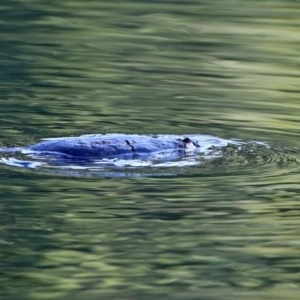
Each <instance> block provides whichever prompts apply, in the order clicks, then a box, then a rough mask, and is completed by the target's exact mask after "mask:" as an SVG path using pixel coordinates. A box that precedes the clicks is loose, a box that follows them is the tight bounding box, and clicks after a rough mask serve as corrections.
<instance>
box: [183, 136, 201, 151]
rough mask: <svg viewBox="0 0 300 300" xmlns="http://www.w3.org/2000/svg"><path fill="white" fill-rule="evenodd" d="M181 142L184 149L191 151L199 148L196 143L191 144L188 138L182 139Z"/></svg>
mask: <svg viewBox="0 0 300 300" xmlns="http://www.w3.org/2000/svg"><path fill="white" fill-rule="evenodd" d="M181 141H182V142H183V144H184V147H185V148H186V149H190V150H193V149H195V148H197V147H199V145H198V144H197V143H195V142H193V141H192V140H191V139H190V138H188V137H186V138H184V139H183V140H181Z"/></svg>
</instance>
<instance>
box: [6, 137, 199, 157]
mask: <svg viewBox="0 0 300 300" xmlns="http://www.w3.org/2000/svg"><path fill="white" fill-rule="evenodd" d="M200 148H201V146H200V145H199V144H198V143H197V142H196V141H195V140H192V139H191V138H189V137H186V136H182V137H181V136H172V135H157V136H152V135H149V136H147V135H126V134H106V135H83V136H79V137H66V138H53V139H47V140H44V141H42V142H40V143H37V144H35V145H31V146H27V147H21V148H2V149H1V150H0V151H1V152H18V151H19V152H23V153H34V154H35V155H47V156H54V157H65V158H76V159H85V160H86V159H87V160H95V159H105V158H122V159H137V158H148V157H153V156H154V155H159V156H160V157H165V158H168V157H170V158H171V157H172V158H175V157H182V156H185V155H186V154H190V153H196V152H197V151H199V150H200Z"/></svg>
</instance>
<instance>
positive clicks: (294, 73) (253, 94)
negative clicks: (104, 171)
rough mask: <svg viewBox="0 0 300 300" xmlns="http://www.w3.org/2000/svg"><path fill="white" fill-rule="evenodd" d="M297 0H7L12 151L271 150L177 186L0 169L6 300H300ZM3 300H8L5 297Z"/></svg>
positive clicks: (0, 87) (6, 114)
mask: <svg viewBox="0 0 300 300" xmlns="http://www.w3.org/2000/svg"><path fill="white" fill-rule="evenodd" d="M299 13H300V6H299V4H298V3H297V1H237V0H236V1H235V0H226V1H200V0H199V1H185V2H183V1H175V0H174V1H161V2H151V1H123V2H118V3H115V2H107V1H84V2H82V1H61V2H58V1H51V2H44V1H43V2H41V1H9V2H5V3H3V4H2V5H1V16H2V17H1V22H0V31H1V41H0V46H1V51H0V65H1V70H0V79H1V80H0V91H1V93H0V95H1V96H0V105H1V118H0V123H1V129H2V130H1V144H3V145H7V146H10V145H25V144H31V143H32V142H34V141H36V140H37V139H38V138H42V137H55V136H71V135H79V134H87V133H107V132H124V133H143V134H148V133H169V134H187V133H189V134H193V133H202V134H212V135H216V136H220V137H222V138H240V139H242V140H244V141H251V140H255V141H265V142H268V143H269V144H270V146H271V147H270V148H266V149H265V150H264V152H257V153H252V155H251V152H250V151H249V152H247V155H243V153H242V154H236V153H227V155H226V156H224V158H222V159H220V160H216V161H215V162H214V164H213V165H211V164H210V165H203V166H201V167H199V166H195V167H191V168H186V169H185V170H183V172H181V173H180V174H179V175H177V176H172V177H156V178H155V177H154V178H152V177H150V178H103V177H93V176H90V177H85V176H78V175H77V174H72V173H71V174H70V173H66V174H61V173H59V172H55V171H54V172H52V173H45V172H39V170H24V169H18V168H13V167H8V166H4V165H0V168H1V174H2V176H1V179H2V180H1V182H0V188H1V194H0V195H1V196H0V244H1V247H0V258H1V260H0V272H1V276H0V295H1V297H2V298H3V299H71V298H72V299H83V298H86V299H99V297H100V298H101V299H153V298H154V297H163V298H164V299H298V290H299V264H300V251H299V226H300V222H299V209H300V206H299V175H298V174H299V160H298V153H299V143H298V140H299V129H298V128H299V115H300V105H299V99H298V98H299V74H300V73H299V47H298V45H299ZM2 298H1V299H2Z"/></svg>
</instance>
